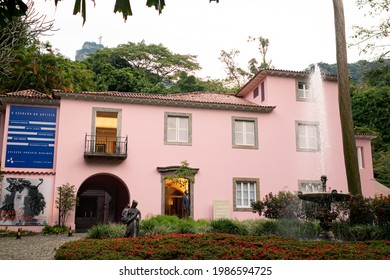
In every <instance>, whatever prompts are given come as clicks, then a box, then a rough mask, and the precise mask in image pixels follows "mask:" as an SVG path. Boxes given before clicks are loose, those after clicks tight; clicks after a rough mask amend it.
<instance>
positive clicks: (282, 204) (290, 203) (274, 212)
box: [251, 191, 300, 219]
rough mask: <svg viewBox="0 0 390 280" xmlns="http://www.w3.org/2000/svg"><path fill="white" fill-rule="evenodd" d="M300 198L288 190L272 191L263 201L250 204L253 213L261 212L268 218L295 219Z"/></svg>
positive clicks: (260, 213)
mask: <svg viewBox="0 0 390 280" xmlns="http://www.w3.org/2000/svg"><path fill="white" fill-rule="evenodd" d="M299 205H300V199H299V198H298V196H297V195H296V194H293V193H291V192H289V191H280V192H278V193H277V194H276V195H274V194H273V193H272V192H270V193H269V194H267V195H266V196H265V197H264V200H263V201H253V202H252V204H251V206H252V210H253V212H254V213H258V214H259V216H261V215H262V214H263V215H264V217H266V218H269V219H295V218H297V215H298V209H299Z"/></svg>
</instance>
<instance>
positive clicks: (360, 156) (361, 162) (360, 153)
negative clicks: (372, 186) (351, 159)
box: [356, 147, 364, 169]
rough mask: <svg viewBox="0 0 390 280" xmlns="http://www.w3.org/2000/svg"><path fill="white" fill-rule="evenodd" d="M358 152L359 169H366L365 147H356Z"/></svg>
mask: <svg viewBox="0 0 390 280" xmlns="http://www.w3.org/2000/svg"><path fill="white" fill-rule="evenodd" d="M356 153H357V159H358V164H359V169H364V156H363V155H364V154H363V147H356Z"/></svg>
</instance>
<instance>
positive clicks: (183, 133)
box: [164, 113, 192, 145]
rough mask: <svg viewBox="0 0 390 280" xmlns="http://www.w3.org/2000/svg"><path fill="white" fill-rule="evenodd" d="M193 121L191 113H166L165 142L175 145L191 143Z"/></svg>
mask: <svg viewBox="0 0 390 280" xmlns="http://www.w3.org/2000/svg"><path fill="white" fill-rule="evenodd" d="M191 122H192V116H191V114H182V113H165V120H164V127H165V132H164V143H165V144H173V145H191V142H192V131H191V128H192V124H191Z"/></svg>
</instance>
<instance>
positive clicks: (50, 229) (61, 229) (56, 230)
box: [42, 225, 69, 234]
mask: <svg viewBox="0 0 390 280" xmlns="http://www.w3.org/2000/svg"><path fill="white" fill-rule="evenodd" d="M68 231H69V227H67V226H59V225H55V226H49V225H46V226H45V227H44V228H43V229H42V233H43V234H61V233H65V232H68Z"/></svg>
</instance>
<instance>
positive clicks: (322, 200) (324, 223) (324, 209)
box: [298, 175, 351, 241]
mask: <svg viewBox="0 0 390 280" xmlns="http://www.w3.org/2000/svg"><path fill="white" fill-rule="evenodd" d="M327 180H328V179H327V177H326V176H325V175H322V176H321V187H322V189H321V190H320V191H319V192H310V193H303V192H298V197H299V198H300V199H302V200H305V201H310V202H314V203H317V204H318V206H319V209H318V211H317V212H316V213H315V218H316V219H317V220H319V221H320V227H321V229H322V230H323V233H322V237H323V238H324V239H326V240H331V241H334V240H335V237H334V234H333V232H332V222H333V220H334V219H336V217H337V215H338V214H337V213H335V212H334V211H332V203H335V202H342V201H349V199H350V197H351V196H350V195H349V194H344V193H338V192H337V191H336V190H332V191H331V192H327V191H326V181H327Z"/></svg>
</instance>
